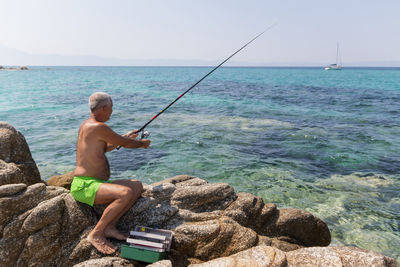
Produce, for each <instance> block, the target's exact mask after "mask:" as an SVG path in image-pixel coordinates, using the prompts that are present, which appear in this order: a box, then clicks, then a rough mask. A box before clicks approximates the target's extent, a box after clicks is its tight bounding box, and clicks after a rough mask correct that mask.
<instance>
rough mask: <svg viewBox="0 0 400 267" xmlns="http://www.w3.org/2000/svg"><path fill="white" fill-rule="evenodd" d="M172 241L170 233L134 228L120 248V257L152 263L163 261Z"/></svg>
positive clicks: (140, 227) (139, 227) (148, 228)
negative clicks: (125, 243)
mask: <svg viewBox="0 0 400 267" xmlns="http://www.w3.org/2000/svg"><path fill="white" fill-rule="evenodd" d="M171 241H172V231H168V230H162V229H153V228H150V227H143V226H136V227H135V230H134V231H130V233H129V237H128V238H127V239H126V242H127V243H128V244H129V245H122V246H121V257H123V258H126V259H132V260H136V261H143V262H148V263H153V262H156V261H159V260H162V259H164V257H165V253H166V251H169V248H170V247H171Z"/></svg>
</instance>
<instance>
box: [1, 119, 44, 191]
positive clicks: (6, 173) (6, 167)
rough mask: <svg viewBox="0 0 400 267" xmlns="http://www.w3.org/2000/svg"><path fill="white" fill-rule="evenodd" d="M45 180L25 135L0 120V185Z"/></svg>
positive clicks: (29, 183)
mask: <svg viewBox="0 0 400 267" xmlns="http://www.w3.org/2000/svg"><path fill="white" fill-rule="evenodd" d="M40 182H43V181H42V180H41V179H40V173H39V170H38V168H37V166H36V163H35V161H34V160H33V158H32V154H31V151H30V150H29V147H28V144H27V143H26V140H25V137H24V136H23V135H22V134H21V133H20V132H18V131H17V130H16V129H15V128H14V127H13V126H12V125H10V124H8V123H6V122H1V121H0V185H5V184H18V183H24V184H26V185H31V184H35V183H40Z"/></svg>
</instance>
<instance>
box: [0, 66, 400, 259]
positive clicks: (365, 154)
mask: <svg viewBox="0 0 400 267" xmlns="http://www.w3.org/2000/svg"><path fill="white" fill-rule="evenodd" d="M210 70H211V68H209V67H32V68H31V69H30V70H28V71H0V120H1V121H7V122H9V123H11V124H12V125H13V126H14V127H16V128H17V129H18V130H19V131H20V132H21V133H22V134H23V135H24V136H25V138H26V139H27V142H28V144H29V146H30V149H31V151H32V155H33V158H34V159H35V161H36V163H37V165H38V167H39V170H40V173H41V176H42V178H43V179H44V180H47V179H48V178H50V177H51V176H53V175H59V174H63V173H65V172H68V171H72V170H73V169H74V164H75V146H76V139H77V134H78V128H79V125H80V124H81V123H82V121H83V120H85V119H86V118H87V117H88V115H89V109H88V104H87V101H88V97H89V96H90V95H91V94H92V93H93V92H97V91H105V92H107V93H109V94H110V95H111V96H112V98H113V101H114V113H113V115H112V117H111V119H110V121H109V122H108V124H109V125H110V126H111V127H112V128H113V129H114V130H115V131H116V132H118V133H120V134H123V133H126V132H128V131H130V130H132V129H138V128H140V127H141V126H142V125H144V124H145V123H146V122H147V121H148V120H150V119H151V118H152V117H153V115H155V114H156V113H157V112H159V111H160V110H161V109H162V108H164V107H165V106H166V105H168V104H169V103H170V102H171V101H172V100H174V99H175V98H176V97H178V96H179V95H180V94H181V93H182V92H183V91H185V90H186V89H188V88H189V87H190V86H191V85H192V84H194V83H195V82H196V81H197V80H199V79H200V78H201V77H202V76H203V75H205V74H206V73H207V72H208V71H210ZM147 130H148V131H150V133H151V135H150V139H151V140H152V143H151V147H150V148H149V149H147V150H144V149H136V150H129V149H121V150H119V151H116V150H115V151H112V152H110V153H108V155H107V156H108V158H109V161H110V164H111V171H112V177H113V178H114V179H123V178H135V179H139V180H141V181H142V182H144V183H148V184H149V183H153V182H156V181H160V180H162V179H165V178H169V177H172V176H174V175H178V174H189V175H194V176H198V177H200V178H204V179H207V180H208V181H209V182H211V183H215V182H224V183H228V184H230V185H232V186H233V187H234V188H235V190H236V192H240V191H244V192H249V193H252V194H254V195H257V196H260V197H262V198H263V199H264V201H265V202H274V203H276V204H277V205H278V207H279V208H284V207H295V208H300V209H304V210H307V211H309V212H311V213H313V214H315V215H316V216H318V217H320V218H321V219H322V220H324V221H325V222H326V223H327V224H328V226H329V229H330V230H331V233H332V245H349V246H351V245H355V246H358V247H362V248H366V249H371V250H375V251H378V252H381V253H384V254H385V255H388V256H391V257H394V258H396V259H397V260H398V261H399V260H400V226H399V224H400V223H399V222H400V138H399V136H400V69H399V68H345V69H343V70H341V71H324V70H323V69H322V68H233V67H230V68H228V67H226V68H221V69H219V70H217V71H216V72H215V73H213V74H212V75H211V76H210V77H208V78H207V79H206V80H204V81H203V82H202V83H201V84H199V85H198V86H197V87H196V88H195V89H193V90H192V91H191V92H190V93H188V94H187V95H185V96H184V97H183V98H182V99H180V101H178V102H177V103H176V104H175V105H173V106H172V107H171V108H170V109H168V111H166V112H165V113H163V114H162V115H161V116H160V117H158V118H157V119H156V120H155V121H153V122H152V123H151V124H150V125H149V126H148V128H147Z"/></svg>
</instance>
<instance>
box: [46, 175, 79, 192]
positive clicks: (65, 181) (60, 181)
mask: <svg viewBox="0 0 400 267" xmlns="http://www.w3.org/2000/svg"><path fill="white" fill-rule="evenodd" d="M72 180H74V172H68V173H65V174H62V175H56V176H52V177H50V179H49V180H47V184H48V185H51V186H60V187H64V188H65V189H68V190H70V189H71V183H72Z"/></svg>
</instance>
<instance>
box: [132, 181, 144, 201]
mask: <svg viewBox="0 0 400 267" xmlns="http://www.w3.org/2000/svg"><path fill="white" fill-rule="evenodd" d="M131 181H132V187H131V188H132V189H133V191H134V192H135V193H134V194H135V195H136V196H137V197H139V196H140V195H141V194H142V192H143V184H142V182H140V181H138V180H131Z"/></svg>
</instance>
